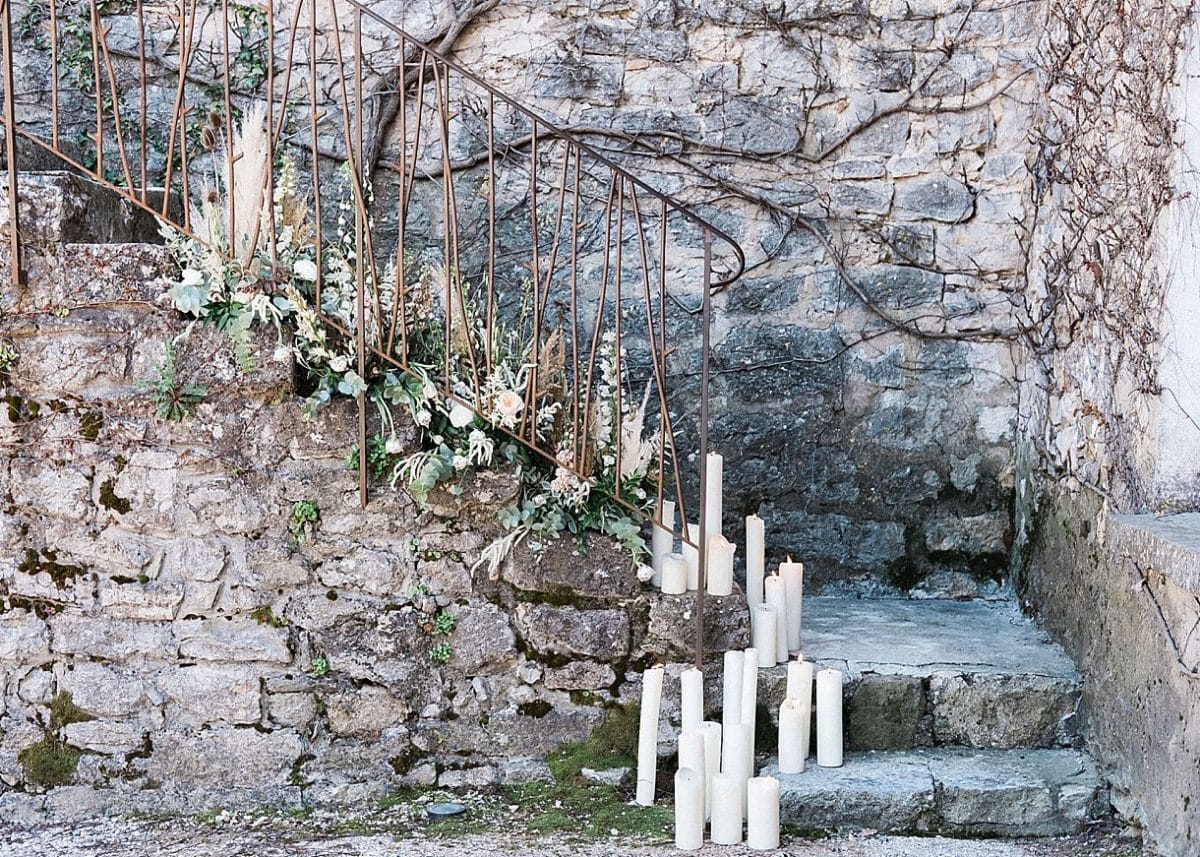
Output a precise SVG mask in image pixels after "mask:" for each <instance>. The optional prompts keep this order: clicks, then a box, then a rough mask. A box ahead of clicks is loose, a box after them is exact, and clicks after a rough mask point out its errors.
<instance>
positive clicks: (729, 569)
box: [707, 536, 736, 595]
mask: <svg viewBox="0 0 1200 857" xmlns="http://www.w3.org/2000/svg"><path fill="white" fill-rule="evenodd" d="M735 550H736V546H735V545H734V544H733V542H731V541H729V539H727V538H725V537H724V536H713V537H712V538H711V539H709V540H708V575H707V577H708V594H709V595H732V594H733V553H734V551H735Z"/></svg>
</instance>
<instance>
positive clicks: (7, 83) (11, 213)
mask: <svg viewBox="0 0 1200 857" xmlns="http://www.w3.org/2000/svg"><path fill="white" fill-rule="evenodd" d="M0 7H2V8H0V49H3V51H4V57H5V60H4V157H5V161H6V163H5V166H6V167H7V169H8V176H7V179H8V253H9V256H8V265H9V275H10V277H11V279H12V284H13V287H14V288H20V287H21V286H22V285H23V280H24V276H23V274H22V260H21V217H20V212H19V211H18V208H19V205H18V195H17V191H18V188H17V123H16V110H15V105H14V101H15V100H16V96H15V94H14V90H13V63H12V4H11V2H10V0H0Z"/></svg>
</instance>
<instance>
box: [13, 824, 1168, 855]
mask: <svg viewBox="0 0 1200 857" xmlns="http://www.w3.org/2000/svg"><path fill="white" fill-rule="evenodd" d="M335 827H336V825H335V824H331V825H330V829H334V828H335ZM675 853H678V852H675V850H674V849H673V848H672V847H671V844H670V843H669V842H650V843H647V842H629V841H619V840H611V841H595V840H593V841H590V842H581V841H579V840H577V839H572V838H571V837H569V836H566V835H563V834H559V835H557V836H554V837H546V838H534V837H526V836H516V837H514V836H510V835H507V834H505V835H488V834H486V833H484V834H479V833H471V834H463V835H454V836H449V837H446V838H440V837H439V834H438V831H437V830H436V828H423V829H414V830H412V831H408V832H407V833H406V832H404V831H400V832H396V833H367V834H362V835H321V833H320V832H319V831H316V830H314V829H313V828H312V826H311V825H293V824H289V823H288V822H286V821H285V820H283V819H280V818H266V819H256V820H242V819H236V818H235V819H232V820H230V821H229V822H227V823H223V822H222V821H221V820H220V819H218V820H216V821H215V822H214V821H207V822H200V821H196V820H194V819H167V820H148V819H125V818H105V819H100V820H95V821H87V822H80V823H77V824H73V825H53V824H48V825H42V826H38V827H34V828H31V829H23V830H22V829H16V828H11V827H5V826H4V825H3V822H0V857H59V855H70V857H148V855H160V854H162V855H165V854H170V855H172V857H177V856H178V857H242V855H245V857H468V855H469V857H476V855H478V857H533V855H544V857H607V855H629V857H667V855H669V854H675ZM693 853H695V854H697V855H702V857H716V855H722V857H739V855H741V856H742V857H744V855H749V854H762V853H764V852H751V851H748V850H747V849H746V848H745V847H743V846H734V847H719V846H712V845H709V846H706V847H705V848H704V849H703V850H701V851H697V852H693ZM770 853H775V854H787V855H795V857H835V855H836V857H1150V855H1149V852H1143V850H1142V847H1141V843H1140V840H1139V839H1137V838H1130V837H1125V838H1122V837H1121V836H1119V835H1116V834H1112V833H1104V834H1096V835H1094V836H1090V837H1069V838H1062V839H1049V840H1036V841H1002V840H950V839H940V838H906V837H893V836H871V835H863V834H859V835H856V836H851V837H838V838H833V839H820V840H811V839H805V840H792V841H789V842H785V844H784V847H783V848H781V849H780V850H779V851H777V852H770Z"/></svg>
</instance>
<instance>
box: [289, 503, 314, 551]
mask: <svg viewBox="0 0 1200 857" xmlns="http://www.w3.org/2000/svg"><path fill="white" fill-rule="evenodd" d="M320 520H321V508H320V506H318V505H317V501H316V500H297V501H296V502H295V503H293V504H292V512H291V514H290V515H289V516H288V532H290V533H291V534H292V538H294V539H295V540H296V541H298V542H302V541H305V540H306V539H309V538H311V537H312V534H313V531H314V530H315V529H316V527H317V522H318V521H320Z"/></svg>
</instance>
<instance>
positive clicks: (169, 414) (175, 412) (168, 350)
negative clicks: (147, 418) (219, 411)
mask: <svg viewBox="0 0 1200 857" xmlns="http://www.w3.org/2000/svg"><path fill="white" fill-rule="evenodd" d="M138 386H139V387H140V388H142V389H143V390H146V391H148V392H149V393H150V396H151V398H152V399H153V400H154V413H155V414H157V415H158V417H159V419H164V420H169V421H171V422H182V421H183V420H184V419H185V418H187V417H190V416H191V415H192V414H194V413H195V412H196V405H198V404H199V403H200V402H202V401H203V400H204V397H205V395H207V393H208V391H207V390H205V389H204V388H203V387H202V386H200V385H199V384H192V383H184V382H182V381H181V380H180V379H179V368H178V366H177V365H176V360H175V343H174V342H173V341H171V340H170V339H167V340H165V341H164V342H163V359H162V361H161V362H160V363H159V364H158V365H157V366H155V368H154V377H152V378H144V379H142V380H141V381H139V382H138Z"/></svg>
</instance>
